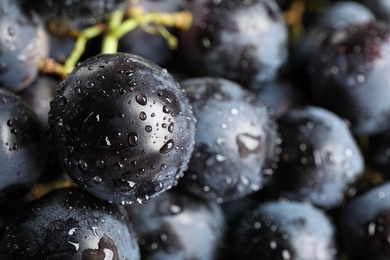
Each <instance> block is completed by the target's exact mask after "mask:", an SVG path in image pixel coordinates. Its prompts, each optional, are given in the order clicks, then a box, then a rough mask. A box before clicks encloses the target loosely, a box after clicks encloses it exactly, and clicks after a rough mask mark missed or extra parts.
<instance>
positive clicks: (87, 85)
mask: <svg viewBox="0 0 390 260" xmlns="http://www.w3.org/2000/svg"><path fill="white" fill-rule="evenodd" d="M94 86H95V83H93V82H92V81H87V82H86V83H85V87H86V88H93V87H94Z"/></svg>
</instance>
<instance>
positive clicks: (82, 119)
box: [49, 53, 195, 203]
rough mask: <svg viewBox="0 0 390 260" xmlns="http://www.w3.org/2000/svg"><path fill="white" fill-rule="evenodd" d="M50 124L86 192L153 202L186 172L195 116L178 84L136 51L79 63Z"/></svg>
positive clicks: (55, 104)
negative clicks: (152, 199)
mask: <svg viewBox="0 0 390 260" xmlns="http://www.w3.org/2000/svg"><path fill="white" fill-rule="evenodd" d="M49 127H50V133H51V140H52V143H53V146H54V147H55V150H56V152H57V153H58V155H59V156H60V163H61V165H62V166H63V169H64V170H65V171H66V172H67V173H68V174H69V175H70V177H71V178H72V179H73V180H74V181H75V182H76V183H78V184H79V185H80V186H81V187H82V188H83V189H85V190H87V191H88V192H90V193H92V194H94V195H96V196H97V197H100V198H103V199H106V200H111V201H115V202H122V203H125V202H135V201H138V202H140V203H142V202H146V201H148V199H149V198H152V197H155V196H157V195H158V194H160V193H162V192H164V191H166V190H167V189H170V188H171V187H172V186H174V185H176V184H177V181H178V178H179V177H181V176H182V174H183V171H184V170H185V169H187V164H188V161H189V159H190V156H191V153H192V151H193V146H194V136H195V119H194V116H193V113H192V110H191V107H190V104H189V102H188V99H187V97H186V96H185V94H184V93H183V91H182V90H181V89H180V86H179V84H178V83H177V82H176V81H175V80H174V79H173V77H172V76H171V75H170V74H169V73H168V72H167V70H166V69H162V68H161V67H159V66H157V65H156V64H154V63H152V62H150V61H148V60H146V59H144V58H142V57H140V56H136V55H132V54H124V53H118V54H100V55H97V56H94V57H92V58H90V59H88V60H86V61H85V62H83V63H81V64H80V65H79V66H77V67H76V68H75V69H74V70H73V72H71V73H70V74H69V75H68V76H67V77H66V78H65V80H64V81H63V82H62V84H61V87H60V89H59V91H58V93H57V95H56V97H55V98H54V101H53V104H52V107H51V111H50V115H49Z"/></svg>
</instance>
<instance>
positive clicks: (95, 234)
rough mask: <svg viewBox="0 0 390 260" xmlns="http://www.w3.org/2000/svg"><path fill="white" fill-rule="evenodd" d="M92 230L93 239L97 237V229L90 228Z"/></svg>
mask: <svg viewBox="0 0 390 260" xmlns="http://www.w3.org/2000/svg"><path fill="white" fill-rule="evenodd" d="M91 228H92V233H93V235H94V236H95V237H99V236H98V234H97V230H98V229H99V228H98V227H91Z"/></svg>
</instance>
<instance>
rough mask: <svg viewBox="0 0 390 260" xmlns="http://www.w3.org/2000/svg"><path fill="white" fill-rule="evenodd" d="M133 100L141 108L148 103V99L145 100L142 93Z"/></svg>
mask: <svg viewBox="0 0 390 260" xmlns="http://www.w3.org/2000/svg"><path fill="white" fill-rule="evenodd" d="M135 100H136V101H137V103H138V104H140V105H141V106H145V105H146V104H147V103H148V99H147V98H146V96H145V95H144V94H142V93H140V94H138V95H137V96H136V97H135Z"/></svg>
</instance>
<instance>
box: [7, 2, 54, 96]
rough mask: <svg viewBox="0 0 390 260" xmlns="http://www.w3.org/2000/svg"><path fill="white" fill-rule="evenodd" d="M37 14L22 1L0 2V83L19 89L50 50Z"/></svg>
mask: <svg viewBox="0 0 390 260" xmlns="http://www.w3.org/2000/svg"><path fill="white" fill-rule="evenodd" d="M48 46H49V43H48V36H47V33H46V31H45V29H44V27H43V23H42V20H41V19H40V17H39V16H38V15H37V14H36V13H35V12H34V11H33V10H31V9H30V8H28V6H26V5H25V4H23V3H22V2H21V1H14V0H2V1H1V2H0V87H2V88H6V89H9V90H11V91H14V92H18V91H20V90H22V89H24V88H26V87H27V86H28V85H30V83H32V82H33V81H34V80H35V79H36V77H37V74H38V68H37V66H38V63H39V61H40V59H41V58H43V57H45V56H47V54H48V52H49V47H48Z"/></svg>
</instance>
